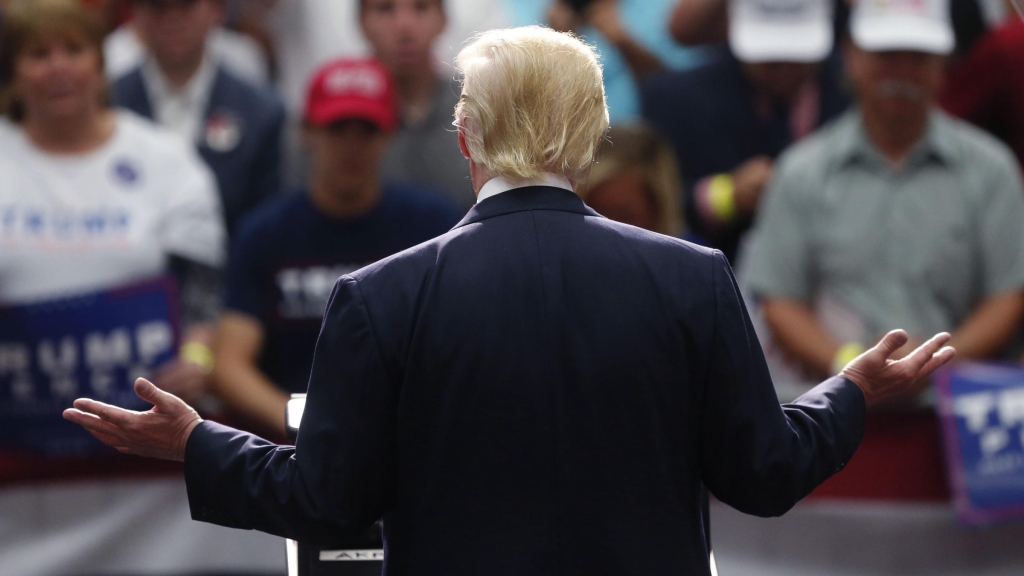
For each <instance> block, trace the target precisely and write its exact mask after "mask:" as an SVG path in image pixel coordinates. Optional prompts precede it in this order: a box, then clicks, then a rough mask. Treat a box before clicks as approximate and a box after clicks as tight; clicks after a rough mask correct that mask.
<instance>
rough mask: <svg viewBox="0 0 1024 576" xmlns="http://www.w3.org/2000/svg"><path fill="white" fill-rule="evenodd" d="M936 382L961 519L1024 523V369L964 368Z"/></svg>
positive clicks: (950, 371)
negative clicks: (1018, 520)
mask: <svg viewBox="0 0 1024 576" xmlns="http://www.w3.org/2000/svg"><path fill="white" fill-rule="evenodd" d="M936 384H937V387H938V391H939V409H940V412H941V416H942V428H943V436H944V439H945V447H946V455H947V464H948V468H949V477H950V483H951V485H952V487H953V498H954V504H955V506H956V511H957V516H958V518H959V519H960V521H961V522H962V523H964V524H968V525H983V524H989V523H993V522H998V521H1003V520H1011V519H1024V367H1021V366H1008V365H985V364H962V365H959V366H956V367H953V368H950V369H948V370H946V371H944V372H943V373H942V374H941V375H940V376H939V377H938V379H937V382H936Z"/></svg>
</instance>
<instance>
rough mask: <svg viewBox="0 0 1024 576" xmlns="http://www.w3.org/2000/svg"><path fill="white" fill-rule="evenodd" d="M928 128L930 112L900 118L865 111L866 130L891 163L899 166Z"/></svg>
mask: <svg viewBox="0 0 1024 576" xmlns="http://www.w3.org/2000/svg"><path fill="white" fill-rule="evenodd" d="M927 129H928V113H927V111H925V113H923V114H920V115H914V116H906V117H903V118H899V119H891V118H884V117H882V116H881V115H878V114H872V113H870V112H869V111H867V110H865V111H864V130H865V131H866V132H867V135H868V138H870V139H871V143H872V144H873V145H874V146H875V148H876V149H878V151H879V152H881V153H882V156H884V157H885V159H886V160H888V161H889V162H890V163H892V164H894V165H896V166H899V165H902V164H903V162H904V160H906V158H907V155H908V154H910V151H911V150H913V149H914V146H916V145H917V143H918V142H919V141H920V140H921V138H922V137H923V136H924V133H925V130H927Z"/></svg>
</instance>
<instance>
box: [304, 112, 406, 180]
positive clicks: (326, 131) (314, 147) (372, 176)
mask: <svg viewBox="0 0 1024 576" xmlns="http://www.w3.org/2000/svg"><path fill="white" fill-rule="evenodd" d="M389 136H390V135H389V134H388V133H386V132H384V131H382V130H380V129H379V128H377V126H375V125H374V124H371V123H370V122H366V121H363V120H342V121H340V122H335V123H333V124H329V125H327V126H323V127H317V126H306V142H307V146H308V147H309V152H310V156H311V158H312V176H313V179H314V180H316V181H318V182H328V183H330V187H331V189H334V190H341V191H352V192H353V193H358V192H361V191H362V190H364V189H365V188H366V187H367V186H369V185H370V184H372V183H374V182H375V180H376V178H377V169H378V166H379V165H380V162H381V160H382V159H383V158H384V153H385V152H386V150H387V146H388V141H389V139H390V138H389Z"/></svg>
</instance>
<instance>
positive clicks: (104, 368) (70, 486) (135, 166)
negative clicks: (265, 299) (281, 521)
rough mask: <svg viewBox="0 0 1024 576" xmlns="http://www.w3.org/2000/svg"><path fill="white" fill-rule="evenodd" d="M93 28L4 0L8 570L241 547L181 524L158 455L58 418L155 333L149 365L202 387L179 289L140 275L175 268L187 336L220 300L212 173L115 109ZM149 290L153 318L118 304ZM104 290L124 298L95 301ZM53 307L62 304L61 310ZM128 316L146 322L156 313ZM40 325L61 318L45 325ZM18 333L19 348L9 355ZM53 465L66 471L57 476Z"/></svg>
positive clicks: (105, 387) (0, 274) (73, 12)
mask: <svg viewBox="0 0 1024 576" xmlns="http://www.w3.org/2000/svg"><path fill="white" fill-rule="evenodd" d="M102 40H103V31H102V28H101V26H100V25H99V24H98V23H97V22H96V21H94V20H93V19H92V18H91V15H90V14H89V12H87V11H86V10H84V9H83V8H82V7H81V6H80V4H79V2H77V1H76V0H14V1H12V2H10V3H9V5H8V6H7V7H6V8H5V9H4V15H3V21H2V31H0V113H2V117H0V174H2V175H3V177H2V178H0V340H3V341H4V347H0V484H2V488H0V517H2V518H4V522H2V523H0V566H2V567H3V568H2V569H0V572H3V573H4V574H57V575H59V574H67V573H82V572H88V573H90V574H104V573H109V572H113V571H118V572H124V571H128V572H136V573H142V572H146V573H158V572H160V571H161V570H163V571H165V572H172V573H182V572H185V571H188V570H193V569H197V568H196V567H199V568H198V569H207V568H208V566H207V567H203V566H202V561H203V560H202V558H203V554H202V548H200V547H197V543H204V546H207V548H206V549H207V550H210V549H211V548H210V546H211V543H215V544H213V546H212V548H217V547H218V545H219V546H220V547H222V548H223V549H224V550H225V551H227V550H235V551H236V552H237V547H236V546H233V545H232V544H231V543H230V542H231V541H239V537H238V535H236V534H230V533H229V534H228V536H229V538H228V540H227V541H225V540H223V539H222V538H220V536H219V535H218V533H217V532H211V531H205V530H199V531H196V530H195V529H194V528H192V527H191V526H189V524H190V522H191V521H190V519H189V515H188V510H187V506H186V504H185V502H186V495H185V487H184V484H183V483H182V482H181V480H180V479H178V478H173V477H172V478H167V477H163V476H162V475H160V474H161V473H166V471H163V470H161V469H160V468H159V467H157V468H156V469H154V467H153V466H152V465H151V464H146V465H144V466H143V465H140V464H139V463H137V462H133V461H132V460H133V459H129V458H126V457H123V456H120V455H118V454H116V453H112V452H113V451H111V452H107V453H103V452H99V451H98V450H97V448H96V447H93V446H90V445H88V444H85V443H84V442H83V441H82V439H81V437H80V436H75V435H74V434H73V433H72V432H69V431H68V429H67V428H62V427H61V426H62V423H63V421H62V419H61V415H60V413H61V409H62V408H64V407H66V406H70V404H71V401H72V400H73V398H74V397H75V396H76V395H78V394H95V393H100V394H102V395H103V396H104V397H105V398H107V401H108V402H110V403H120V401H121V400H120V399H122V398H123V397H124V396H123V394H121V390H120V386H121V384H119V382H121V381H122V378H123V380H124V381H128V380H129V379H130V378H131V376H130V374H135V373H137V370H139V369H140V368H148V367H151V366H155V365H157V364H159V361H155V360H154V362H153V364H152V365H149V366H145V365H144V362H142V358H144V357H148V358H152V359H156V358H157V357H158V356H157V355H156V354H155V351H157V350H158V349H159V350H160V351H161V352H160V353H161V355H160V356H159V358H161V359H163V360H169V362H167V363H166V364H163V366H164V368H163V370H158V371H157V373H156V377H157V378H158V379H160V380H162V381H163V383H164V385H165V386H170V387H176V388H177V389H178V390H179V392H180V393H183V394H185V395H188V392H189V391H190V390H195V389H197V388H200V387H201V386H202V381H203V378H204V374H203V372H202V369H201V368H200V367H198V366H196V363H195V362H192V361H191V360H192V359H194V358H190V359H174V356H175V354H174V334H175V332H178V333H181V331H180V330H178V331H176V330H174V326H175V325H176V324H178V323H179V321H180V318H179V317H178V316H179V315H178V314H177V313H175V306H173V305H172V304H173V302H172V301H173V298H171V297H169V296H170V294H172V292H173V291H164V292H160V291H159V289H154V288H151V286H153V285H157V284H156V283H155V282H150V280H152V279H154V278H159V277H162V276H163V275H166V274H169V273H170V274H171V275H172V276H174V277H175V278H176V279H177V280H178V282H177V284H178V287H179V289H178V291H180V292H181V293H182V294H181V300H182V308H184V316H185V322H184V323H185V330H184V332H185V333H186V335H187V336H186V339H187V340H189V341H193V340H195V339H196V338H197V337H193V336H192V333H193V332H194V331H193V330H190V326H200V325H202V323H203V322H204V321H205V320H206V319H207V318H210V317H211V316H212V315H213V313H215V307H216V300H215V299H213V298H210V296H211V295H214V294H215V291H214V290H213V289H212V288H211V286H212V285H213V284H215V281H214V280H215V277H216V270H217V269H218V268H219V267H220V265H221V261H222V259H223V252H224V247H223V243H224V237H225V234H224V228H223V224H222V221H221V216H220V206H219V203H218V197H217V190H216V185H215V182H214V180H213V177H212V175H211V174H210V173H209V171H208V169H207V168H206V167H205V166H204V165H203V164H202V163H201V161H200V160H199V159H198V157H197V156H196V155H195V153H194V152H193V151H192V149H191V147H190V146H189V145H188V144H187V143H186V142H184V141H180V140H179V139H178V138H176V137H174V136H171V135H168V134H165V133H164V132H161V131H159V130H158V129H157V128H156V127H154V126H152V125H151V124H149V123H148V122H147V121H145V120H143V119H141V118H139V117H137V116H134V115H132V114H129V113H126V112H118V111H114V110H111V109H110V108H109V106H108V104H107V98H106V80H105V76H104V72H103V57H102ZM140 283H142V284H140ZM160 285H162V284H160ZM141 286H146V288H145V289H143V288H141ZM132 290H134V292H132ZM142 290H147V291H150V290H152V291H154V292H153V293H155V294H157V296H155V297H154V299H155V300H159V299H160V298H162V301H163V302H164V307H163V308H160V307H159V306H158V307H157V308H158V309H159V310H162V311H161V312H160V314H162V319H160V318H159V317H158V316H147V315H149V314H151V312H150V311H148V310H147V311H146V312H144V313H139V314H138V315H137V316H134V317H132V318H127V316H128V314H129V313H128V312H127V308H128V306H127V305H124V302H126V301H131V302H133V303H134V302H138V300H134V299H133V298H136V297H138V294H139V293H140V291H142ZM148 293H150V292H147V294H148ZM115 295H116V296H115ZM107 301H115V302H117V303H120V304H115V305H112V306H108V307H106V308H102V307H101V304H102V303H103V302H107ZM147 302H148V300H147ZM55 310H67V312H66V315H56V314H57V313H56V312H55ZM55 315H56V316H55ZM122 315H124V316H125V317H126V319H125V320H124V324H121V325H118V328H117V329H116V330H112V329H110V328H108V327H109V326H112V324H111V323H112V322H114V321H113V320H111V317H112V316H118V317H120V316H122ZM40 318H45V322H47V323H48V324H46V325H44V324H43V322H44V320H40ZM211 319H212V318H211ZM137 320H145V321H146V322H149V323H150V324H149V328H146V329H145V330H144V329H143V325H141V324H137V323H136V321H137ZM154 322H155V323H154ZM51 324H57V325H58V327H57V328H48V327H47V326H49V325H51ZM133 327H134V328H133ZM47 330H56V331H57V332H56V334H57V336H58V339H57V340H56V341H57V342H58V343H59V345H55V346H53V345H51V346H49V348H47V349H48V350H50V353H46V354H44V352H43V349H44V348H45V346H44V344H45V341H44V340H39V341H38V342H39V343H38V346H33V343H34V342H35V340H33V339H34V338H39V336H38V335H39V334H44V333H45V334H49V332H47ZM146 330H148V332H146V334H147V335H145V336H140V334H142V333H143V332H145V331H146ZM161 330H162V332H161ZM12 341H13V344H14V345H16V346H19V347H20V348H19V349H20V350H21V351H22V352H23V353H22V354H20V355H19V354H15V355H14V356H12V355H11V353H10V352H11V347H10V345H11V344H12ZM147 347H148V348H147ZM182 349H183V350H191V351H192V353H193V355H194V356H195V352H196V351H197V350H200V349H199V348H197V347H196V346H194V345H193V346H184V347H183V348H182ZM36 350H39V352H38V353H37V352H36ZM200 351H201V350H200ZM151 352H153V353H154V354H152V355H151V354H150V353H151ZM12 358H13V360H12ZM121 375H123V376H121ZM129 387H130V384H129ZM129 392H130V390H129ZM86 438H88V437H86ZM139 474H143V475H144V477H143V478H139V477H138V475H139ZM154 474H156V475H157V476H156V477H154ZM83 476H86V477H88V479H85V478H83ZM57 477H60V478H61V479H62V480H63V481H62V482H61V483H60V484H54V483H52V480H54V479H55V478H57ZM101 478H103V479H101ZM115 478H116V480H115ZM158 511H163V512H164V513H166V514H167V515H166V516H164V519H163V520H161V523H160V524H159V526H158V527H157V526H156V525H153V524H152V520H151V517H152V516H151V515H152V514H154V513H157V512H158ZM154 528H156V529H154ZM244 540H246V541H249V542H252V540H253V538H252V537H251V536H250V537H248V538H247V539H244ZM265 544H266V541H265V540H260V539H257V543H256V544H255V545H251V546H249V547H248V548H246V549H244V551H243V552H241V553H239V556H241V557H245V556H252V555H256V556H257V557H258V556H259V553H260V549H261V547H262V546H264V545H265ZM264 557H265V556H264ZM229 562H230V560H229Z"/></svg>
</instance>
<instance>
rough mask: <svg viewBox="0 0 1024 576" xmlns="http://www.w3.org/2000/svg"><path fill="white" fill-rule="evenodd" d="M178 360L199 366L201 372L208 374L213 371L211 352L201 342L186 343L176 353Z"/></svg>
mask: <svg viewBox="0 0 1024 576" xmlns="http://www.w3.org/2000/svg"><path fill="white" fill-rule="evenodd" d="M178 358H180V359H181V361H182V362H189V363H192V364H195V365H196V366H199V367H200V368H201V369H202V370H203V372H207V373H209V372H210V371H211V370H213V350H211V349H210V347H209V346H207V345H206V344H203V343H201V342H187V343H185V344H184V345H182V347H181V350H180V351H178Z"/></svg>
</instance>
